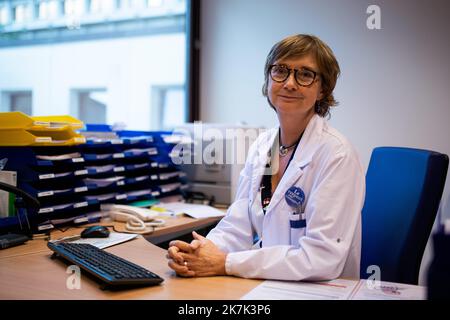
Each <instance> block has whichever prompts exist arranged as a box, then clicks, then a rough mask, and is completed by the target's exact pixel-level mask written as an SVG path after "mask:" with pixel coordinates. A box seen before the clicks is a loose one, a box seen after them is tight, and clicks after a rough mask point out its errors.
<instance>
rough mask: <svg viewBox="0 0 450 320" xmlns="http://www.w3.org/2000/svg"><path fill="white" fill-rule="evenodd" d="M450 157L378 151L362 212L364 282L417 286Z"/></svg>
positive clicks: (416, 151)
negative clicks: (375, 274) (374, 269)
mask: <svg viewBox="0 0 450 320" xmlns="http://www.w3.org/2000/svg"><path fill="white" fill-rule="evenodd" d="M447 169H448V156H447V155H445V154H441V153H437V152H433V151H428V150H420V149H411V148H400V147H379V148H375V149H374V150H373V152H372V156H371V158H370V163H369V168H368V170H367V174H366V198H365V203H364V207H363V210H362V250H361V274H360V275H361V278H363V279H366V278H367V277H368V276H370V275H371V273H367V270H368V269H367V268H368V267H369V266H371V265H376V266H378V267H379V268H380V272H381V274H380V276H381V279H380V280H382V281H391V282H401V283H409V284H417V282H418V277H419V270H420V263H421V260H422V255H423V252H424V250H425V246H426V244H427V241H428V237H429V235H430V232H431V228H432V226H433V223H434V220H435V217H436V213H437V211H438V208H439V202H440V200H441V197H442V192H443V189H444V185H445V179H446V176H447Z"/></svg>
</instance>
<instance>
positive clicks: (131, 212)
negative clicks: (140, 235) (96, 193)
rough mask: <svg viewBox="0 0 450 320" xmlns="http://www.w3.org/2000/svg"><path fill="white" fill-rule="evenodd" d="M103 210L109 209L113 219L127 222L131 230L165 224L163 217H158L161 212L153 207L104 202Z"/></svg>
mask: <svg viewBox="0 0 450 320" xmlns="http://www.w3.org/2000/svg"><path fill="white" fill-rule="evenodd" d="M101 210H102V211H108V212H109V216H110V217H111V219H113V220H115V221H121V222H126V225H125V227H126V229H127V230H129V231H146V230H147V227H162V226H164V224H165V221H164V220H163V219H156V217H157V216H158V215H159V212H158V211H155V210H151V209H146V208H139V207H133V206H127V205H122V204H102V205H101ZM150 231H151V230H150Z"/></svg>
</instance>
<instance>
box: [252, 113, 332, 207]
mask: <svg viewBox="0 0 450 320" xmlns="http://www.w3.org/2000/svg"><path fill="white" fill-rule="evenodd" d="M324 122H325V120H324V119H323V118H322V117H320V116H319V115H317V114H315V115H314V116H313V117H312V118H311V120H310V121H309V123H308V125H307V126H306V129H305V132H304V133H303V137H302V139H301V140H300V143H299V145H298V147H297V149H296V151H295V154H294V156H293V158H292V160H291V163H290V165H289V167H288V168H287V170H286V172H285V173H284V175H283V177H282V178H281V181H280V182H279V184H278V186H277V189H276V190H275V193H274V194H273V196H272V199H271V201H270V204H269V206H268V208H267V214H269V213H270V211H271V208H274V207H275V206H276V205H277V204H278V202H279V201H280V200H281V199H283V198H284V193H285V192H286V190H287V189H289V188H290V187H291V186H292V185H294V184H295V182H296V181H297V180H298V179H300V178H301V176H302V175H303V169H304V168H305V167H306V166H308V165H309V163H310V162H311V160H312V158H313V156H314V153H315V151H316V150H317V147H318V143H317V142H318V141H319V140H320V138H321V135H322V130H323V127H324ZM277 133H278V128H276V130H274V132H272V133H271V134H272V137H271V139H269V141H271V142H272V143H273V141H274V139H275V137H276V135H277ZM270 147H271V144H269V145H268V146H265V148H266V149H265V150H266V159H267V152H268V151H269V149H270ZM261 169H262V170H255V171H256V172H255V173H256V175H258V176H260V175H262V172H263V171H264V167H262V168H261ZM259 181H261V180H260V179H258V177H254V179H253V181H252V183H253V184H255V185H254V186H253V187H254V188H256V189H255V190H257V188H258V187H259ZM253 194H255V193H253Z"/></svg>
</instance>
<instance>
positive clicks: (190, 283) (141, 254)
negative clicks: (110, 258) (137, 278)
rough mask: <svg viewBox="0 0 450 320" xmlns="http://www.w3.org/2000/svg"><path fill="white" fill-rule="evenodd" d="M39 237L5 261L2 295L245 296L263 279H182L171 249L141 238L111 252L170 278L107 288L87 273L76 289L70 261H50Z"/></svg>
mask: <svg viewBox="0 0 450 320" xmlns="http://www.w3.org/2000/svg"><path fill="white" fill-rule="evenodd" d="M35 241H41V242H42V246H39V250H36V251H34V252H33V253H27V254H24V255H15V256H9V257H3V258H2V259H1V260H0V287H1V288H2V289H1V290H0V299H167V300H174V299H175V300H176V299H186V300H191V299H239V298H240V297H242V296H243V295H245V294H246V293H247V292H249V291H250V290H252V289H253V288H254V287H256V286H257V285H258V284H260V283H261V280H250V279H241V278H235V277H205V278H181V277H177V276H176V275H175V273H174V272H173V270H171V269H170V268H169V267H168V265H167V259H166V257H165V256H166V251H165V250H163V249H161V248H159V247H157V246H155V245H153V244H151V243H150V242H148V241H147V240H145V239H144V238H143V237H142V236H139V237H138V238H137V239H134V240H131V241H129V242H126V243H122V244H119V245H116V246H113V247H109V248H107V249H106V251H108V252H111V253H113V254H116V255H118V256H120V257H123V258H125V259H128V260H130V261H132V262H134V263H136V264H138V265H141V266H143V267H144V268H147V269H149V270H151V271H153V272H154V273H156V274H158V275H159V276H161V277H162V278H164V282H163V283H162V284H160V285H158V286H153V287H143V288H142V287H141V288H135V289H127V290H122V291H108V290H105V291H102V290H101V289H100V288H99V283H98V282H96V281H94V280H92V279H91V278H89V277H88V276H86V275H84V274H82V276H81V288H80V289H72V290H71V289H68V288H67V286H66V282H67V281H68V279H69V277H70V276H71V273H66V270H67V267H68V265H67V264H66V263H64V262H62V261H61V260H59V259H55V260H53V259H50V256H51V251H50V250H49V249H46V241H45V240H35ZM33 245H34V244H33ZM36 246H37V245H36ZM32 249H35V248H34V247H33V248H32Z"/></svg>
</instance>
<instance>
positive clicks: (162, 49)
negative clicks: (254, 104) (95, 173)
mask: <svg viewBox="0 0 450 320" xmlns="http://www.w3.org/2000/svg"><path fill="white" fill-rule="evenodd" d="M191 1H194V0H90V1H86V0H64V1H60V0H42V1H34V0H11V3H10V4H11V6H10V8H11V10H10V12H11V14H16V16H17V17H15V19H16V18H18V17H19V16H20V18H18V19H19V20H20V21H26V23H27V28H26V29H25V28H0V36H1V37H0V74H1V75H6V76H2V77H0V92H6V91H8V90H10V88H17V87H19V88H21V87H23V86H24V85H25V86H26V87H27V88H30V92H31V91H32V92H33V94H34V95H35V97H34V98H33V103H34V105H33V108H31V93H30V95H29V103H28V104H27V105H25V104H24V105H22V106H21V108H22V110H23V111H25V112H26V113H28V114H29V115H36V116H37V115H51V114H54V115H56V114H68V115H72V116H74V117H77V118H80V119H81V120H83V121H84V122H87V123H106V124H111V125H113V124H115V123H118V122H121V123H125V124H126V126H127V128H129V129H134V130H153V129H159V128H170V127H172V126H174V125H179V124H182V123H184V122H185V121H187V120H192V114H193V113H192V110H191V109H190V108H189V107H188V103H189V104H191V103H192V102H191V100H192V99H190V95H191V88H192V86H191V85H190V84H189V83H190V82H191V79H192V78H191V76H190V74H191V73H195V71H193V70H192V68H191V67H188V66H191V65H192V64H191V63H190V61H191V59H190V56H189V54H190V52H192V49H191V48H190V47H191V46H190V43H191V42H192V43H193V42H194V40H193V39H192V37H191V36H190V35H189V32H190V30H191V27H190V15H191V10H190V8H191V6H192V4H191ZM33 6H35V7H33ZM0 7H1V6H0ZM19 7H20V8H22V9H17V10H16V11H17V12H16V13H14V9H15V8H19ZM25 7H26V8H31V9H34V8H36V16H35V17H33V16H32V15H30V19H27V18H26V17H27V14H26V13H25V12H26V11H27V10H30V11H29V12H30V13H33V12H34V11H32V10H31V9H25ZM2 15H3V14H2ZM2 15H0V16H2ZM1 19H2V21H3V19H4V18H1ZM5 19H6V18H5ZM15 19H14V20H15ZM68 21H69V22H71V23H68ZM72 22H73V23H72ZM11 23H12V24H14V22H11ZM8 27H9V25H8ZM12 27H14V25H13V26H12ZM154 88H155V89H154ZM5 99H6V98H5ZM4 101H6V100H4V99H2V100H1V101H0V104H1V105H0V108H1V109H2V110H10V109H11V102H10V101H9V100H8V101H7V102H4ZM192 105H194V104H192ZM14 108H15V107H14ZM154 117H156V118H154Z"/></svg>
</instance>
